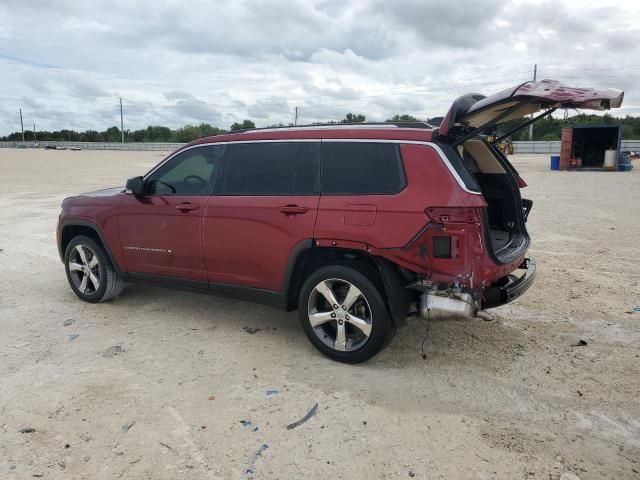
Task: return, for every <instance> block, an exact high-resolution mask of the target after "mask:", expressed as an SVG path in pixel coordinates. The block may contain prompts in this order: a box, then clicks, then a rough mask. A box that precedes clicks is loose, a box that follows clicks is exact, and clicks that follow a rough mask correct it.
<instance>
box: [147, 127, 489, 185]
mask: <svg viewBox="0 0 640 480" xmlns="http://www.w3.org/2000/svg"><path fill="white" fill-rule="evenodd" d="M279 131H282V130H279ZM293 142H352V143H353V142H362V143H399V144H405V145H426V146H427V147H430V148H432V149H433V150H435V151H436V153H437V154H438V155H439V156H440V159H441V160H442V162H443V163H444V164H445V166H446V167H447V170H449V173H450V174H451V176H452V177H453V178H454V179H455V181H456V183H457V184H458V185H459V186H460V188H462V189H463V190H464V191H465V192H467V193H471V194H472V195H482V192H475V191H473V190H469V189H468V188H467V186H466V185H465V184H464V182H463V181H462V178H460V175H458V172H457V171H456V169H455V168H453V165H451V162H449V159H448V158H447V156H446V155H445V154H444V152H443V151H442V149H441V148H440V147H439V146H438V145H436V144H435V143H433V142H425V141H421V140H395V139H394V140H389V139H378V138H285V139H271V140H231V141H227V142H208V143H199V144H197V145H191V146H190V147H186V148H183V149H182V150H179V151H177V152H175V153H173V154H171V155H169V156H168V157H167V158H165V159H164V160H163V161H162V162H160V163H159V164H158V165H156V166H155V167H154V168H153V169H151V170H150V171H149V172H147V174H146V175H145V176H144V179H145V180H146V179H147V177H149V176H150V175H152V174H153V172H155V171H156V170H158V169H159V168H160V167H162V165H164V164H165V163H167V162H168V161H170V160H171V159H172V158H174V157H175V156H176V155H179V154H181V153H182V152H186V151H187V150H191V149H193V148H200V147H208V146H211V145H230V144H235V143H293Z"/></svg>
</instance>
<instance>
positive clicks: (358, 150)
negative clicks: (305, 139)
mask: <svg viewBox="0 0 640 480" xmlns="http://www.w3.org/2000/svg"><path fill="white" fill-rule="evenodd" d="M405 185H406V181H405V175H404V169H403V168H402V158H401V156H400V145H399V144H396V143H376V142H331V141H324V142H323V143H322V194H323V195H324V194H326V195H382V194H394V193H398V192H400V191H402V190H403V189H404V187H405Z"/></svg>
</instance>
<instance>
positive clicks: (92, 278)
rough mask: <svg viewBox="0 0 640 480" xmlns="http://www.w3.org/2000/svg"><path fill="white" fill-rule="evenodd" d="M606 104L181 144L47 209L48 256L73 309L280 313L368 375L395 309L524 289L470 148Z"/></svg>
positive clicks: (526, 277)
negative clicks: (266, 308) (74, 301)
mask: <svg viewBox="0 0 640 480" xmlns="http://www.w3.org/2000/svg"><path fill="white" fill-rule="evenodd" d="M622 96H623V94H622V92H620V91H617V90H591V89H573V88H568V87H565V86H564V85H561V84H559V83H558V82H554V81H549V80H544V81H541V82H537V83H536V82H527V83H524V84H522V85H519V86H517V87H515V88H512V89H509V90H505V91H503V92H500V93H498V94H496V95H494V96H491V97H483V96H482V95H477V94H471V95H466V96H464V97H461V98H459V99H458V100H456V101H455V103H454V104H453V106H452V107H451V109H450V111H449V113H448V114H447V115H446V116H445V117H444V118H443V119H442V121H441V122H440V125H438V126H436V127H433V126H432V125H429V124H418V125H416V124H409V125H397V124H382V125H376V124H360V125H328V126H310V127H295V128H279V129H263V130H260V129H257V130H250V131H245V132H240V133H233V134H225V135H220V136H216V137H209V138H203V139H200V140H197V141H195V142H192V143H190V144H188V145H186V146H184V147H182V148H180V149H178V150H177V151H176V152H174V153H172V154H171V155H169V156H168V157H167V158H166V159H164V160H163V161H162V162H160V164H158V165H157V166H156V167H154V168H153V169H152V170H151V171H150V172H148V173H147V174H146V175H145V176H144V177H135V178H132V179H129V181H128V182H127V184H126V188H122V187H119V188H112V189H107V190H100V191H97V192H92V193H85V194H83V195H79V196H77V197H72V198H67V199H66V200H64V201H63V203H62V213H61V215H60V220H59V224H58V229H57V241H58V247H59V251H60V255H61V258H62V260H63V262H64V266H65V269H66V274H67V278H68V281H69V284H70V285H71V288H72V290H73V291H74V293H75V294H76V295H77V296H78V297H80V298H81V299H82V300H85V301H88V302H99V301H104V300H107V299H110V298H112V297H115V296H117V295H118V294H119V293H120V292H121V291H122V288H123V285H124V282H133V281H147V282H155V283H162V284H168V285H176V286H188V287H194V288H199V289H203V290H210V291H216V292H220V293H224V294H228V295H234V296H241V297H243V298H249V299H252V300H256V301H263V302H266V303H269V304H271V305H276V306H279V307H281V308H284V309H286V310H295V309H297V310H298V311H299V316H300V320H301V322H302V326H303V328H304V331H305V333H306V335H307V336H308V338H309V340H310V341H311V342H312V343H313V345H314V346H315V347H317V348H318V349H319V350H320V351H321V352H322V353H324V354H325V355H327V356H329V357H330V358H332V359H335V360H339V361H343V362H349V363H356V362H361V361H364V360H367V359H369V358H370V357H372V356H373V355H375V354H376V353H377V352H378V351H379V350H380V349H381V348H383V346H384V345H385V344H386V343H387V342H388V341H389V340H390V339H391V337H392V335H393V333H394V331H395V329H396V327H398V326H400V325H402V323H403V321H404V320H405V318H406V317H407V315H408V312H409V311H410V309H411V308H415V309H416V310H417V311H418V312H420V314H421V315H423V316H430V317H432V318H433V317H437V316H459V317H460V316H462V317H473V316H475V315H476V313H477V312H478V311H479V310H481V309H488V308H492V307H496V306H499V305H502V304H504V303H507V302H510V301H511V300H513V299H515V298H516V297H518V296H519V295H521V294H522V293H523V292H524V291H525V290H526V289H527V288H529V286H530V285H531V283H532V281H533V278H534V274H535V268H536V267H535V263H534V262H533V261H532V260H530V259H528V258H527V257H526V253H527V248H528V246H529V235H528V233H527V229H526V224H525V222H526V220H527V216H528V214H529V211H530V210H531V206H532V202H531V201H529V200H526V199H523V198H522V197H521V195H520V189H521V188H522V187H524V186H526V184H525V182H524V181H523V180H522V178H520V176H519V175H518V172H517V171H516V170H515V168H514V167H513V166H512V165H511V164H510V163H509V161H508V160H507V158H506V157H505V156H504V155H502V153H501V152H500V151H499V150H498V149H497V148H496V147H495V146H494V144H491V143H488V142H487V141H486V139H485V137H484V136H483V135H481V134H482V133H483V132H487V131H489V130H491V129H492V128H494V127H496V125H498V124H499V123H501V122H505V121H507V120H513V119H517V118H522V117H524V116H525V115H529V114H533V113H536V112H538V111H542V113H541V114H540V115H538V116H537V117H535V118H541V117H542V116H545V115H548V114H550V113H551V112H553V111H554V110H555V109H556V108H569V107H571V108H577V107H581V108H592V109H599V110H604V109H608V108H611V107H618V106H620V104H621V102H622ZM529 123H530V120H526V121H524V123H523V124H522V125H523V126H524V125H527V124H529ZM500 140H501V139H500V138H497V139H496V142H499V141H500Z"/></svg>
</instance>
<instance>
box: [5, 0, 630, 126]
mask: <svg viewBox="0 0 640 480" xmlns="http://www.w3.org/2000/svg"><path fill="white" fill-rule="evenodd" d="M639 14H640V7H639V6H638V5H637V4H636V3H635V2H631V1H623V2H620V1H616V2H614V1H613V0H602V1H600V2H598V3H597V4H596V5H585V4H584V3H583V2H580V1H578V0H566V1H564V2H561V3H559V2H555V1H550V0H504V1H498V0H488V1H487V2H481V3H480V2H477V3H476V2H467V1H462V0H449V1H448V2H444V3H443V2H440V1H435V0H397V1H395V2H389V1H385V0H368V1H365V0H362V1H360V0H299V1H296V2H291V1H287V0H272V1H270V2H262V1H257V0H255V1H251V0H233V1H232V0H220V1H216V2H211V1H209V0H194V1H193V2H190V3H189V6H188V8H187V7H185V5H184V4H183V3H181V2H178V1H169V2H151V1H150V0H87V1H85V2H76V1H72V0H55V1H54V0H42V1H39V2H24V1H18V0H5V1H3V2H1V3H0V18H2V19H3V22H2V23H1V24H0V134H6V133H9V132H11V131H14V130H15V129H16V126H15V123H16V122H15V118H14V117H15V112H14V110H16V111H17V108H18V107H20V106H21V107H22V109H23V114H24V116H25V121H26V122H27V123H29V122H31V121H32V120H35V121H36V123H37V124H38V126H41V127H42V128H48V129H58V128H64V127H67V128H71V127H74V128H75V127H77V128H95V129H104V128H106V127H108V126H111V125H117V124H118V123H119V97H122V98H123V100H124V112H125V124H126V125H127V127H128V128H142V127H146V126H147V125H149V124H166V125H168V126H173V127H177V126H181V125H184V124H187V123H199V122H207V123H212V124H216V125H218V126H221V127H228V126H229V125H230V124H231V123H233V122H234V121H238V120H242V119H244V118H252V119H254V120H255V121H256V123H257V124H258V125H259V126H265V125H271V124H277V123H284V124H287V123H289V122H291V121H292V118H293V110H294V108H295V107H296V106H297V107H299V111H300V113H301V115H302V121H304V122H315V121H323V120H338V119H340V118H342V117H343V116H344V114H346V113H347V112H349V111H351V112H362V113H365V114H366V115H367V117H368V118H369V119H372V120H384V119H385V118H388V117H390V116H392V115H394V114H396V113H410V114H412V115H415V116H417V117H420V118H426V117H432V116H437V115H441V114H443V113H444V112H445V111H446V110H447V108H448V106H449V105H450V103H451V102H452V101H453V99H455V98H456V97H457V96H459V95H462V94H465V93H468V92H480V93H486V94H490V93H493V92H496V91H499V90H501V89H503V88H506V87H509V86H511V85H514V84H517V83H520V82H523V81H526V80H528V79H530V78H531V75H532V69H533V68H532V67H533V64H534V63H537V64H538V74H539V78H542V77H548V78H557V79H559V80H561V81H564V82H565V83H569V84H573V85H577V86H581V85H584V86H605V87H616V88H623V89H625V90H626V95H625V104H626V105H636V106H637V105H638V104H640V94H639V93H637V92H636V91H635V90H636V85H637V83H638V77H639V76H640V70H638V69H637V67H636V66H635V65H634V64H633V61H632V60H633V59H635V58H638V56H639V54H640V46H639V44H638V42H637V38H638V36H639V33H640V32H639V29H638V27H637V24H636V23H637V22H636V19H637V18H638V15H639ZM14 107H15V108H14ZM614 113H615V112H614ZM624 113H625V114H626V113H629V114H638V113H640V108H638V107H632V108H625V110H624Z"/></svg>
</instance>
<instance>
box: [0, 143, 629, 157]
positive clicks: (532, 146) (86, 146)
mask: <svg viewBox="0 0 640 480" xmlns="http://www.w3.org/2000/svg"><path fill="white" fill-rule="evenodd" d="M36 145H37V146H38V147H39V148H43V147H44V146H45V145H50V146H55V147H56V148H68V149H72V148H73V149H77V148H79V149H82V150H133V151H140V150H149V151H163V152H171V151H173V150H175V149H177V148H178V147H181V146H182V145H184V144H183V143H159V142H157V143H151V142H149V143H143V142H127V143H119V142H39V143H38V144H35V143H34V142H24V143H23V142H0V148H32V147H34V146H36ZM513 148H514V152H515V153H546V154H550V153H560V142H559V141H556V142H513ZM622 150H634V151H640V140H623V141H622Z"/></svg>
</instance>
